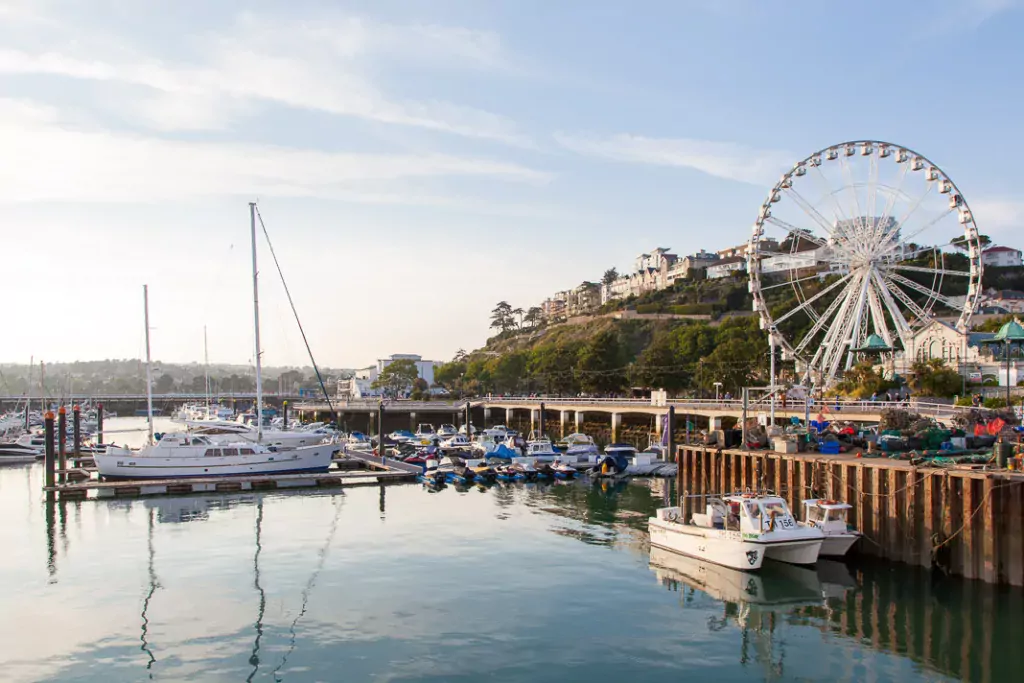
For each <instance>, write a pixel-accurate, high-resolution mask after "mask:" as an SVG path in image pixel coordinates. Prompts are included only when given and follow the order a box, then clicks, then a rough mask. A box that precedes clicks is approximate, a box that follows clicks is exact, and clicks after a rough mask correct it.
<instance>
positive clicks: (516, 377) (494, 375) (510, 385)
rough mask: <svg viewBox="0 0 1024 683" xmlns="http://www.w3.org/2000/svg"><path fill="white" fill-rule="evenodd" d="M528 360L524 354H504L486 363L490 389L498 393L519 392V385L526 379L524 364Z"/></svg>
mask: <svg viewBox="0 0 1024 683" xmlns="http://www.w3.org/2000/svg"><path fill="white" fill-rule="evenodd" d="M528 360H529V358H528V356H527V355H526V354H525V353H522V352H513V353H505V354H502V355H500V356H498V357H497V358H492V359H491V360H489V361H487V370H488V373H489V374H490V379H491V387H492V388H493V390H494V391H496V392H499V393H514V392H516V391H518V390H519V388H520V383H521V382H522V381H523V380H524V378H525V377H526V364H527V362H528Z"/></svg>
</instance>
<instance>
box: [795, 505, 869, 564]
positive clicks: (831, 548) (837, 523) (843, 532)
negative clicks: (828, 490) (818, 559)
mask: <svg viewBox="0 0 1024 683" xmlns="http://www.w3.org/2000/svg"><path fill="white" fill-rule="evenodd" d="M852 508H853V506H852V505H850V504H849V503H841V502H839V501H835V500H823V499H818V498H810V499H808V500H805V501H804V521H802V522H800V526H804V527H813V528H815V529H820V530H821V532H822V533H823V534H825V540H824V541H823V542H822V544H821V553H820V554H821V556H822V557H843V556H845V555H846V553H847V552H849V550H850V548H852V547H853V544H854V543H856V542H857V540H858V539H859V538H860V536H861V533H860V532H859V531H857V530H856V529H854V528H852V527H851V526H850V525H849V523H848V521H847V514H848V513H849V511H850V510H851V509H852Z"/></svg>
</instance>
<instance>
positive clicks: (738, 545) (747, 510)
mask: <svg viewBox="0 0 1024 683" xmlns="http://www.w3.org/2000/svg"><path fill="white" fill-rule="evenodd" d="M648 530H649V531H650V534H651V545H653V546H657V547H660V548H664V549H665V550H671V551H673V552H677V553H681V554H683V555H689V556H690V557H696V558H698V559H701V560H706V561H708V562H714V563H715V564H720V565H723V566H726V567H731V568H733V569H741V570H744V571H753V570H757V569H759V568H760V567H761V564H762V563H763V562H764V560H765V559H766V558H767V559H772V560H777V561H779V562H789V563H791V564H814V563H815V562H816V561H817V559H818V553H819V551H820V550H821V544H822V541H823V540H824V538H825V536H824V534H822V532H821V530H820V529H815V528H810V527H804V526H800V525H798V524H797V523H796V520H795V519H793V515H792V514H791V513H790V511H789V506H787V505H786V501H785V500H783V499H782V498H779V497H777V496H761V495H756V494H750V493H747V494H740V495H731V496H722V497H721V498H718V497H712V498H709V499H708V503H707V508H706V511H705V513H703V514H700V513H694V515H693V518H692V520H691V521H689V522H687V521H686V520H684V519H682V510H681V509H680V508H678V507H668V508H661V509H659V510H658V512H657V516H656V517H651V518H649V520H648Z"/></svg>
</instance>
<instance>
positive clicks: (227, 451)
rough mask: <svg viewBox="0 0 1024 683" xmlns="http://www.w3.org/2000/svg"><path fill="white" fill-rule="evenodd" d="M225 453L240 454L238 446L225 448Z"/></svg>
mask: <svg viewBox="0 0 1024 683" xmlns="http://www.w3.org/2000/svg"><path fill="white" fill-rule="evenodd" d="M224 455H238V449H237V448H225V449H224Z"/></svg>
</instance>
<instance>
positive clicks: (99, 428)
mask: <svg viewBox="0 0 1024 683" xmlns="http://www.w3.org/2000/svg"><path fill="white" fill-rule="evenodd" d="M96 439H97V443H103V404H102V403H97V404H96Z"/></svg>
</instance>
